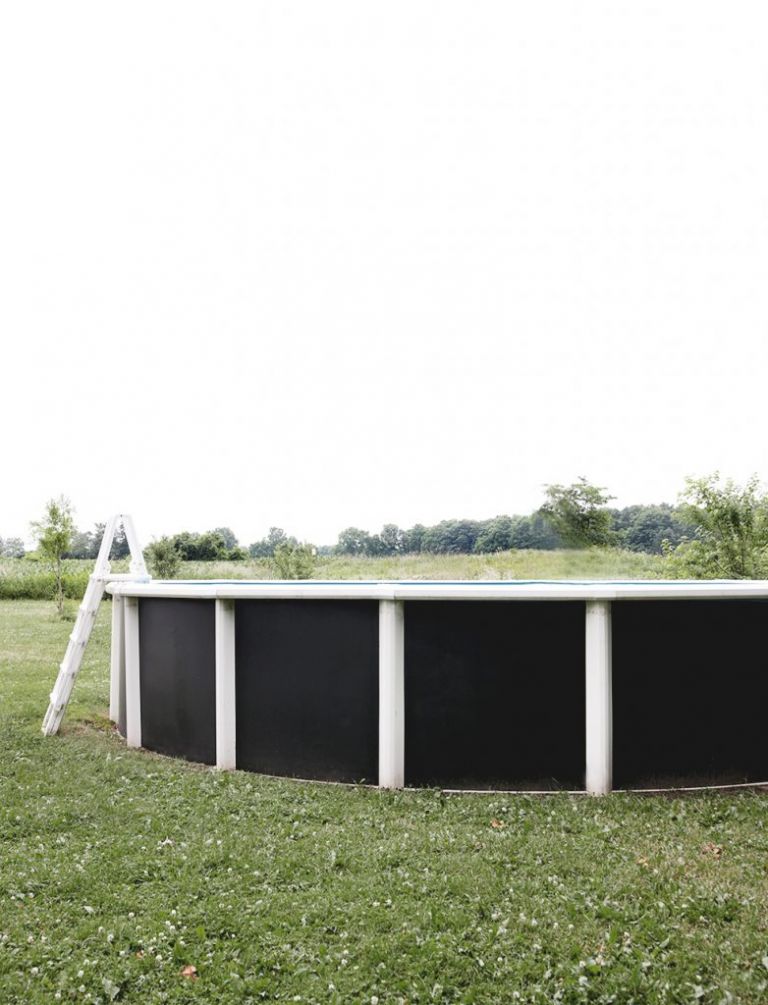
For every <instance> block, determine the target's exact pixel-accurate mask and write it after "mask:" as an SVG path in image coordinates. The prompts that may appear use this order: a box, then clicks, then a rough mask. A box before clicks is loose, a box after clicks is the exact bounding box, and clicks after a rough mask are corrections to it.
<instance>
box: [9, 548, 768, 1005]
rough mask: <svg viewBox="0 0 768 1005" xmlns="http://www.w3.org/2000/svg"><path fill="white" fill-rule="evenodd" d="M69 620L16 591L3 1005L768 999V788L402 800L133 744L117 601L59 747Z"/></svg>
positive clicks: (407, 796) (434, 795)
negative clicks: (115, 724) (112, 683)
mask: <svg viewBox="0 0 768 1005" xmlns="http://www.w3.org/2000/svg"><path fill="white" fill-rule="evenodd" d="M552 560H553V562H556V561H557V560H558V559H557V557H556V556H554V555H553V556H552ZM480 561H482V560H478V563H479V562H480ZM499 561H500V562H503V561H504V559H499ZM436 562H437V560H436ZM474 563H475V560H474V559H470V560H466V564H463V565H462V566H461V567H462V569H465V570H466V569H468V568H469V569H475V570H476V569H477V568H479V566H478V565H475V564H474ZM446 564H448V563H446ZM457 564H458V563H457ZM437 567H438V568H443V569H445V566H444V565H442V564H438V565H437ZM402 568H403V566H398V569H402ZM504 568H505V569H509V566H504ZM379 569H381V570H382V572H383V567H382V566H380V565H377V570H379ZM560 569H562V566H561V567H560ZM393 571H394V570H393ZM584 571H586V570H584V569H583V568H582V569H580V574H584ZM376 574H377V575H378V574H382V573H380V572H379V571H377V573H376ZM395 574H398V575H399V574H401V573H400V572H399V571H398V572H397V573H395ZM453 574H455V573H453ZM430 575H434V572H430ZM70 630H71V624H70V623H68V622H67V621H66V620H61V619H59V618H58V617H57V616H56V614H55V609H54V605H53V604H52V603H51V602H45V601H23V600H17V601H0V1002H1V1003H3V1005H12V1003H24V1005H35V1003H46V1005H48V1003H55V1002H60V1001H63V1002H88V1003H91V1005H97V1003H98V1005H106V1003H109V1002H121V1003H135V1005H147V1003H160V1002H162V1003H181V1002H184V1003H191V1002H205V1003H223V1005H229V1003H232V1005H234V1003H250V1005H255V1003H261V1002H276V1001H280V1002H304V1003H317V1005H328V1003H330V1005H348V1003H363V1005H415V1003H419V1005H426V1003H463V1005H470V1003H475V1005H480V1003H483V1005H497V1003H519V1002H523V1003H529V1005H534V1003H535V1005H552V1003H565V1005H576V1003H579V1005H581V1003H603V1005H608V1003H612V1005H616V1003H618V1005H630V1003H634V1005H649V1003H669V1005H672V1003H675V1005H678V1003H704V1005H723V1003H732V1005H739V1003H743V1005H746V1003H750V1005H764V1003H765V1002H766V1001H768V796H767V795H766V794H760V793H755V792H752V793H748V792H744V793H741V794H732V795H722V794H707V795H696V796H689V797H687V798H676V797H671V796H669V797H659V796H646V797H639V796H629V795H620V794H615V795H612V796H609V797H606V798H603V799H595V798H589V797H586V796H583V797H576V796H567V795H564V794H558V795H552V796H547V797H539V798H535V797H525V796H524V797H512V796H505V795H503V794H496V795H493V796H476V795H464V796H445V795H443V794H441V793H440V792H437V791H404V792H399V793H394V792H383V791H378V790H376V789H369V788H362V787H346V786H339V785H322V784H307V783H300V782H295V781H292V780H286V779H282V780H281V779H276V778H269V777H260V776H257V775H251V774H247V773H245V772H232V773H227V774H223V773H219V772H216V771H215V770H212V769H208V768H204V767H201V766H199V765H195V764H190V763H186V762H183V761H180V760H173V759H169V758H165V757H161V756H157V755H153V754H150V753H148V752H146V751H136V750H128V749H126V747H125V745H124V743H123V741H122V740H121V739H120V738H119V737H118V736H117V735H116V733H115V732H114V730H113V729H112V727H111V725H110V724H109V722H108V721H107V702H108V675H109V670H108V661H109V654H108V650H109V610H108V605H103V606H102V609H101V611H100V613H99V616H98V619H97V622H96V626H95V629H94V634H93V636H92V640H91V643H90V645H89V648H88V650H87V652H86V656H85V662H84V666H83V670H82V671H81V674H80V677H79V679H78V681H77V684H76V687H75V692H74V698H73V701H72V704H71V706H70V708H69V711H68V714H67V718H66V720H65V724H64V728H63V730H62V733H61V735H60V736H58V737H54V738H48V739H46V738H44V737H43V736H42V735H41V732H40V723H41V720H42V716H43V713H44V711H45V708H46V705H47V701H48V692H49V690H50V688H51V686H52V684H53V681H54V679H55V676H56V670H57V665H58V662H59V661H60V660H61V658H62V655H63V652H64V649H65V646H66V641H67V635H68V633H69V631H70Z"/></svg>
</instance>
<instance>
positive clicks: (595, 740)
mask: <svg viewBox="0 0 768 1005" xmlns="http://www.w3.org/2000/svg"><path fill="white" fill-rule="evenodd" d="M611 650H612V645H611V604H610V602H609V601H605V600H595V601H587V613H586V670H587V674H586V677H587V680H586V686H587V724H586V725H587V778H586V789H587V792H588V793H589V794H590V795H593V796H603V795H606V794H607V793H608V792H610V791H611V788H612V787H613V694H612V691H613V687H612V666H611V664H612V651H611Z"/></svg>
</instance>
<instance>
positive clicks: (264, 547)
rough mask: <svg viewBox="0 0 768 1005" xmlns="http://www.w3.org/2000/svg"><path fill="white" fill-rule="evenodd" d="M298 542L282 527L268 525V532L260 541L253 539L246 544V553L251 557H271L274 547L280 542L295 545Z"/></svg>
mask: <svg viewBox="0 0 768 1005" xmlns="http://www.w3.org/2000/svg"><path fill="white" fill-rule="evenodd" d="M298 543H299V542H298V541H297V540H296V538H295V537H289V536H288V535H287V534H286V533H285V531H284V530H283V528H282V527H270V528H269V534H267V536H266V537H264V538H262V539H261V540H260V541H254V542H253V544H251V545H249V546H248V554H249V555H250V556H251V558H271V557H272V556H273V555H274V553H275V549H276V548H278V547H279V546H280V545H281V544H292V545H296V544H298Z"/></svg>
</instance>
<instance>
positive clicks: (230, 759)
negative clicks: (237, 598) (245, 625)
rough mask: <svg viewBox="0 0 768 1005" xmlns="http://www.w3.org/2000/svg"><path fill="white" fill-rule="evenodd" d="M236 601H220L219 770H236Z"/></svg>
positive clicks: (217, 728)
mask: <svg viewBox="0 0 768 1005" xmlns="http://www.w3.org/2000/svg"><path fill="white" fill-rule="evenodd" d="M236 725H237V719H236V715H235V602H234V600H217V601H216V767H217V768H220V769H222V770H224V771H228V770H231V769H232V768H234V767H235V760H236V751H237V742H236V741H237V737H236V733H235V729H236Z"/></svg>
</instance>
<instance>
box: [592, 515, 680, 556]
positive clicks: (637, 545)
mask: <svg viewBox="0 0 768 1005" xmlns="http://www.w3.org/2000/svg"><path fill="white" fill-rule="evenodd" d="M611 514H612V517H613V528H614V530H615V531H616V534H617V537H618V540H619V542H620V544H621V546H622V547H623V548H627V549H628V550H629V551H644V552H647V553H648V554H651V555H654V554H655V555H660V554H661V553H662V551H663V549H664V547H665V544H664V542H666V547H669V546H670V545H671V546H672V547H676V546H677V545H678V544H681V543H682V541H683V540H685V539H690V538H693V537H695V536H696V535H697V528H696V526H695V525H694V524H692V523H690V522H689V521H688V520H687V519H685V518H684V517H683V515H682V514H681V512H680V511H679V510H678V509H677V508H676V507H674V506H670V505H669V503H660V504H658V505H651V506H625V507H624V509H616V510H612V511H611Z"/></svg>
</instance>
